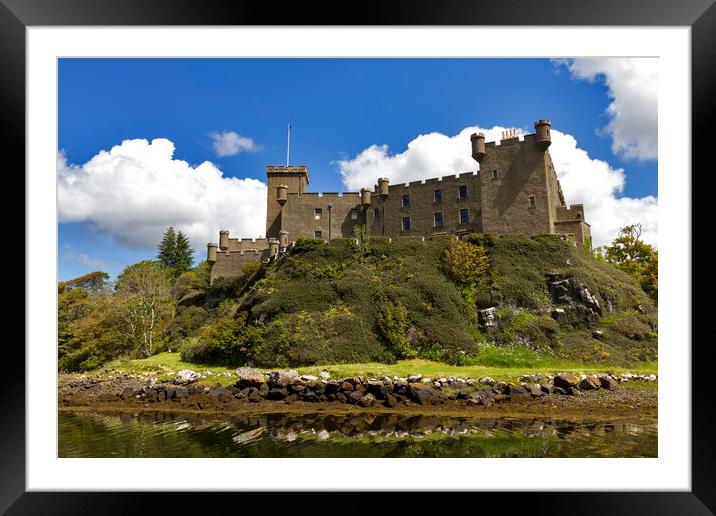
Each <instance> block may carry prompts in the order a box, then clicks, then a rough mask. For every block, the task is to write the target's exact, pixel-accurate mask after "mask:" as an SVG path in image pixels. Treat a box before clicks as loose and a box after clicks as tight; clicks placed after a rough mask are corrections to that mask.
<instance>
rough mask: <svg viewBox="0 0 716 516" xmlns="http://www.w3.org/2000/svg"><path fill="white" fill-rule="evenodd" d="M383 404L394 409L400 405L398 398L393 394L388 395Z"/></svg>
mask: <svg viewBox="0 0 716 516" xmlns="http://www.w3.org/2000/svg"><path fill="white" fill-rule="evenodd" d="M383 404H384V405H385V406H386V407H389V408H392V407H395V405H397V404H398V400H397V398H396V397H395V396H393V395H392V394H388V395H387V396H386V397H385V401H384V402H383Z"/></svg>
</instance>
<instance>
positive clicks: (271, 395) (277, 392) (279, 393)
mask: <svg viewBox="0 0 716 516" xmlns="http://www.w3.org/2000/svg"><path fill="white" fill-rule="evenodd" d="M286 396H288V391H287V390H286V389H283V388H281V389H271V390H270V391H269V392H268V395H267V396H266V398H267V399H269V400H274V401H278V400H283V399H285V398H286Z"/></svg>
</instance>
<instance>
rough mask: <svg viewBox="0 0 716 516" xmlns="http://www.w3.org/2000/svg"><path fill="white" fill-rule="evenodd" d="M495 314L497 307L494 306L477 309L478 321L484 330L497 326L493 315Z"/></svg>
mask: <svg viewBox="0 0 716 516" xmlns="http://www.w3.org/2000/svg"><path fill="white" fill-rule="evenodd" d="M496 314H497V307H495V306H492V307H490V308H485V309H484V310H478V311H477V320H478V323H479V324H480V326H482V328H483V329H485V330H489V329H492V328H495V327H496V326H497V319H496V317H495V315H496Z"/></svg>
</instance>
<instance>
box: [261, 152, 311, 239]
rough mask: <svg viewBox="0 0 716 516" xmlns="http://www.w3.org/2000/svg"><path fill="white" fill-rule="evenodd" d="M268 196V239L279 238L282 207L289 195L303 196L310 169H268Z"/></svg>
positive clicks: (292, 167) (302, 166) (299, 167)
mask: <svg viewBox="0 0 716 516" xmlns="http://www.w3.org/2000/svg"><path fill="white" fill-rule="evenodd" d="M266 176H267V179H268V195H267V198H266V203H267V206H266V238H276V239H278V238H279V236H280V235H279V231H281V207H282V206H283V205H284V204H285V202H286V200H287V198H288V195H290V194H298V195H301V194H303V193H305V192H306V190H307V189H308V168H307V167H306V166H305V165H300V166H289V167H285V166H283V165H282V166H279V167H276V166H273V165H269V166H267V167H266Z"/></svg>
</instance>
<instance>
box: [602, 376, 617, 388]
mask: <svg viewBox="0 0 716 516" xmlns="http://www.w3.org/2000/svg"><path fill="white" fill-rule="evenodd" d="M599 383H600V384H601V386H602V389H607V390H610V391H613V390H614V389H616V388H617V387H618V386H619V382H618V381H617V380H616V379H615V378H612V377H611V376H601V377H599Z"/></svg>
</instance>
